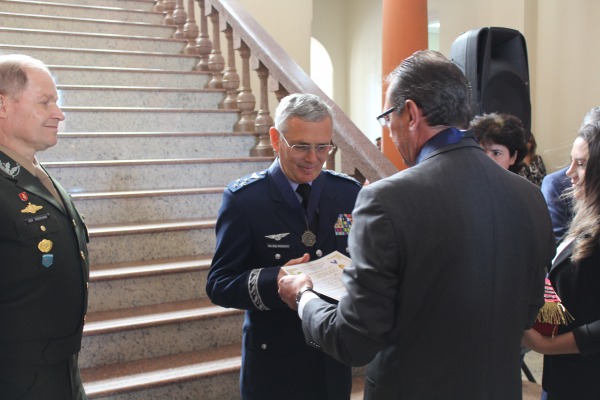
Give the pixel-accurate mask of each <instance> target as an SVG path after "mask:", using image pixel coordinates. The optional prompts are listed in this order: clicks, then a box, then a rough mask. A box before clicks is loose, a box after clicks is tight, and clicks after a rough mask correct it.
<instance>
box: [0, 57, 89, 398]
mask: <svg viewBox="0 0 600 400" xmlns="http://www.w3.org/2000/svg"><path fill="white" fill-rule="evenodd" d="M57 100H58V97H57V91H56V86H55V85H54V81H53V80H52V77H51V75H50V72H49V71H48V69H47V68H46V66H45V65H44V64H43V63H42V62H41V61H39V60H36V59H33V58H31V57H27V56H21V55H7V56H0V191H1V193H2V196H1V197H0V199H1V200H0V253H1V254H2V258H1V261H0V397H1V398H2V399H7V400H8V399H20V400H24V399H27V400H38V399H40V400H41V399H44V400H72V399H73V400H75V399H76V400H81V399H86V396H85V393H84V390H83V386H82V384H81V378H80V376H79V367H78V365H77V356H78V353H79V349H80V347H81V335H82V331H83V322H84V318H85V312H86V308H87V282H88V275H89V265H88V257H87V247H86V246H87V231H86V227H85V225H84V223H83V220H82V218H81V216H80V215H79V213H78V212H77V211H76V210H75V207H74V206H73V203H72V201H71V199H70V197H69V195H68V194H67V193H66V191H65V190H64V189H63V188H62V187H61V186H60V185H59V184H58V183H57V182H56V181H54V179H52V178H50V177H48V175H47V173H46V172H45V170H44V169H43V168H42V167H41V166H40V164H39V163H38V161H37V159H36V157H35V155H36V153H37V152H38V151H43V150H45V149H47V148H49V147H51V146H54V145H55V144H56V142H57V131H58V124H59V122H60V121H62V120H63V119H64V114H63V113H62V111H61V110H60V108H59V106H58V104H57Z"/></svg>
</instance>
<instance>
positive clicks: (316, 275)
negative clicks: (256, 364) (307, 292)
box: [282, 251, 352, 301]
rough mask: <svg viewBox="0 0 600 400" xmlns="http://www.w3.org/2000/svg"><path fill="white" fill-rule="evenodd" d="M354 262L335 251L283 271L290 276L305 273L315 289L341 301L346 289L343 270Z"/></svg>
mask: <svg viewBox="0 0 600 400" xmlns="http://www.w3.org/2000/svg"><path fill="white" fill-rule="evenodd" d="M351 262H352V260H351V259H350V258H348V257H346V256H345V255H343V254H342V253H340V252H338V251H334V252H333V253H330V254H328V255H326V256H325V257H322V258H319V259H318V260H315V261H310V262H307V263H304V264H296V265H289V266H284V267H282V269H283V270H284V271H285V272H287V273H288V274H290V275H295V274H301V273H305V274H306V275H308V276H310V279H312V281H313V285H314V287H313V289H315V291H316V292H317V293H320V294H323V295H325V296H327V297H330V298H332V299H334V300H337V301H339V300H340V297H342V294H344V293H346V288H345V287H344V285H343V284H342V272H343V269H344V268H346V267H347V266H349V265H350V263H351Z"/></svg>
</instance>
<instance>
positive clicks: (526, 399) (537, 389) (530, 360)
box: [522, 351, 544, 400]
mask: <svg viewBox="0 0 600 400" xmlns="http://www.w3.org/2000/svg"><path fill="white" fill-rule="evenodd" d="M543 359H544V358H543V356H542V355H541V354H538V353H536V352H533V351H530V352H528V353H527V354H525V364H526V365H527V367H528V368H529V371H531V374H532V375H533V377H534V379H535V381H536V383H535V384H533V383H530V382H527V377H525V374H522V376H523V400H539V399H540V396H541V392H542V388H541V386H540V385H541V383H542V367H543Z"/></svg>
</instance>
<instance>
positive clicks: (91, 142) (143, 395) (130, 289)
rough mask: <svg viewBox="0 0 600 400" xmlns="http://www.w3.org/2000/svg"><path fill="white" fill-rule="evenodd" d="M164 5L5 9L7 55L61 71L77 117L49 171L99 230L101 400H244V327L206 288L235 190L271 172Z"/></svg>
mask: <svg viewBox="0 0 600 400" xmlns="http://www.w3.org/2000/svg"><path fill="white" fill-rule="evenodd" d="M154 3H155V2H154V1H151V0H52V1H25V0H23V1H20V0H14V1H9V0H0V38H1V39H0V53H5V54H8V53H22V54H27V55H31V56H33V57H36V58H39V59H41V60H42V61H44V62H45V63H46V64H48V65H49V67H50V68H51V70H52V72H53V74H54V76H55V79H56V83H57V88H58V90H59V96H60V104H61V108H62V109H63V111H64V112H65V116H66V119H65V121H64V122H63V123H61V127H60V134H59V143H58V145H57V146H55V147H53V148H51V149H49V150H47V151H45V152H43V153H39V154H38V158H39V159H40V160H41V161H42V163H43V164H44V165H45V166H46V167H47V169H48V170H49V171H50V173H51V174H52V175H53V176H55V177H56V178H57V179H58V180H59V181H60V182H61V183H62V184H63V186H65V188H66V189H67V190H68V191H69V192H70V193H71V195H72V197H73V198H74V200H75V202H76V204H77V206H78V208H79V210H80V211H81V212H82V213H83V214H84V215H85V216H86V221H87V223H88V226H89V232H90V245H89V248H90V261H91V264H92V267H91V282H90V287H89V310H88V315H87V318H86V325H85V330H84V338H83V344H82V351H81V354H80V366H81V368H82V375H83V378H84V385H85V387H86V391H87V393H88V396H89V398H90V399H103V400H108V399H111V400H113V399H114V400H133V399H144V400H149V399H169V400H178V399H219V400H223V399H236V398H239V389H238V374H239V366H240V346H241V322H242V318H243V314H242V312H241V311H238V310H230V309H224V308H221V307H218V306H215V305H213V304H212V303H211V302H210V301H209V300H208V299H207V297H206V294H205V292H204V285H205V282H206V275H207V271H208V268H209V265H210V259H211V256H212V252H213V250H214V244H215V243H214V242H215V238H214V226H215V219H216V215H217V211H218V208H219V206H220V201H221V193H222V191H223V188H224V185H225V184H226V183H227V182H228V181H230V180H233V179H235V178H237V177H239V176H243V175H245V174H247V173H249V172H251V171H255V170H261V169H263V168H265V167H267V166H268V165H269V164H270V161H271V158H270V157H252V158H251V157H249V150H250V148H251V147H252V146H253V145H254V144H255V141H256V138H255V136H254V134H248V133H234V132H233V130H234V124H235V123H236V121H237V120H238V118H239V115H238V111H237V110H223V109H220V108H219V103H220V102H221V101H222V100H223V99H224V97H225V92H224V91H223V90H220V89H206V88H205V86H206V84H207V82H208V80H209V79H210V75H209V74H207V73H205V72H199V71H196V70H194V66H195V65H196V63H197V62H198V59H197V58H196V57H195V56H193V55H187V54H183V49H184V47H185V45H186V44H187V42H186V41H185V40H181V39H173V38H172V36H173V33H174V31H175V28H174V27H169V26H165V25H163V22H162V21H163V15H162V13H157V12H153V11H152V10H153V7H154ZM0 397H1V396H0Z"/></svg>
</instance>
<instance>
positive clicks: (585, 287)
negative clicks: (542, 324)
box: [543, 243, 600, 400]
mask: <svg viewBox="0 0 600 400" xmlns="http://www.w3.org/2000/svg"><path fill="white" fill-rule="evenodd" d="M599 247H600V245H599V246H597V247H596V251H594V253H593V254H592V255H591V256H590V257H588V258H586V259H584V260H583V261H582V262H581V263H580V264H575V263H573V262H572V261H571V259H570V258H571V254H572V249H573V243H570V244H569V245H567V247H565V249H564V250H563V251H562V252H561V253H560V254H559V255H558V256H557V257H556V260H554V263H553V265H552V269H551V270H550V275H549V278H550V281H551V282H552V285H553V287H554V288H555V289H556V293H557V294H558V296H559V297H560V299H561V301H562V303H563V305H564V306H565V308H566V309H567V310H568V311H569V313H570V314H571V315H572V316H573V317H574V321H573V322H572V323H571V324H570V325H569V326H560V327H559V331H558V334H561V333H565V332H570V331H573V335H574V336H575V341H576V342H577V346H578V347H579V350H580V352H581V354H565V355H553V356H544V375H543V386H544V389H545V390H546V391H547V392H548V393H550V394H552V395H553V396H556V398H557V399H565V400H566V399H569V400H583V399H586V400H587V399H600V386H599V385H598V378H599V377H600V251H599V250H600V249H599Z"/></svg>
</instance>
